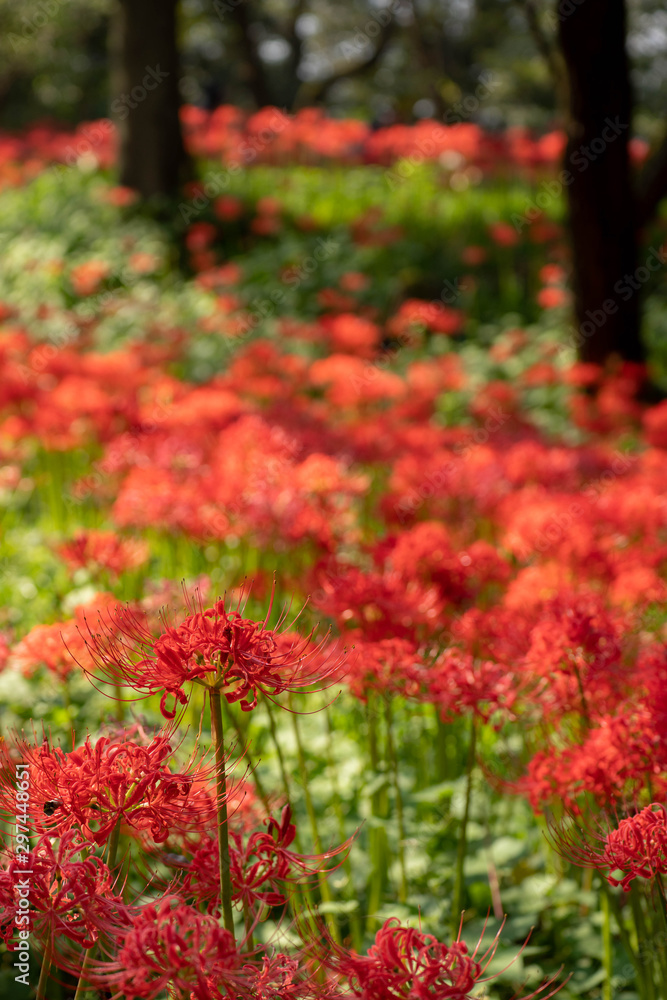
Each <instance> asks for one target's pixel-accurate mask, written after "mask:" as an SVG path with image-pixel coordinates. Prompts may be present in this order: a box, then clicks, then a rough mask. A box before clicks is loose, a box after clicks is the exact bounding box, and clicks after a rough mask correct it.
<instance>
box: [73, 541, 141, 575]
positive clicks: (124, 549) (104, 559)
mask: <svg viewBox="0 0 667 1000" xmlns="http://www.w3.org/2000/svg"><path fill="white" fill-rule="evenodd" d="M57 551H58V554H59V555H60V556H61V557H62V558H63V559H64V560H65V562H66V563H67V564H68V566H70V567H71V568H73V569H79V568H80V567H91V568H92V569H94V570H99V569H102V570H107V571H108V572H109V573H112V574H113V575H114V576H119V575H120V574H121V573H125V572H126V571H127V570H130V569H136V568H137V567H138V566H141V565H143V563H145V562H146V561H147V560H148V557H149V549H148V545H147V543H146V542H145V541H143V540H142V539H137V538H121V537H119V536H118V535H117V534H116V533H115V532H114V531H77V532H76V534H75V535H74V538H72V539H71V541H69V542H66V543H65V544H64V545H61V546H60V547H59V548H58V550H57Z"/></svg>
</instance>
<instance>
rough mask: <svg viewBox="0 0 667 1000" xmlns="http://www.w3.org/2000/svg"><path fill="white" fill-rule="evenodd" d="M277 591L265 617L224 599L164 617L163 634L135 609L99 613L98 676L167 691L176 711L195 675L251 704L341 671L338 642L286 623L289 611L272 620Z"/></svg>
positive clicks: (166, 709) (94, 638) (169, 711)
mask: <svg viewBox="0 0 667 1000" xmlns="http://www.w3.org/2000/svg"><path fill="white" fill-rule="evenodd" d="M274 591H275V586H274ZM273 596H274V592H273V591H272V594H271V600H270V602H269V608H268V611H267V615H266V618H265V619H264V621H263V622H256V621H253V620H252V619H250V618H244V617H243V615H242V614H241V610H240V609H241V599H240V600H239V604H238V606H237V608H236V609H235V610H229V609H228V608H227V607H226V606H225V601H224V599H222V600H218V601H216V602H215V604H214V605H213V606H212V607H210V608H206V609H204V608H203V607H201V606H200V608H199V609H198V610H195V611H194V613H193V614H190V615H188V616H187V617H186V618H184V619H183V620H182V621H181V622H179V624H177V625H175V626H170V625H167V623H166V622H164V626H165V627H164V631H163V632H162V633H161V635H159V636H158V637H157V638H156V637H155V636H154V635H153V634H152V633H151V631H150V629H149V628H148V627H147V625H146V623H145V621H144V620H143V619H142V618H140V617H139V616H138V615H137V614H136V612H135V611H133V610H132V609H130V608H120V609H117V610H116V611H115V612H112V613H111V615H110V616H109V617H108V619H107V620H106V621H104V620H103V619H100V624H101V631H100V632H99V633H93V632H92V631H91V630H90V629H89V632H88V638H87V640H86V645H87V648H88V650H89V652H90V654H91V656H92V658H93V660H94V662H95V665H96V668H97V671H98V674H99V678H98V679H100V680H102V681H103V682H108V683H112V682H113V683H116V684H117V683H121V684H125V685H127V686H128V687H130V688H132V689H133V690H135V691H137V692H138V693H139V694H140V696H143V697H148V696H150V695H153V694H157V693H161V694H162V698H161V701H160V708H161V711H162V714H163V716H164V717H165V718H168V719H171V718H174V717H175V715H176V706H177V705H178V704H181V705H185V704H187V696H186V693H185V690H184V688H185V685H186V684H188V683H189V682H192V681H194V682H197V683H199V684H202V685H203V686H204V687H206V688H207V689H209V690H217V691H220V692H221V693H222V694H223V695H224V697H225V698H226V699H227V701H228V702H230V703H231V702H239V704H240V706H241V708H242V709H243V711H244V712H249V711H251V710H252V709H253V708H255V706H256V705H257V699H258V695H259V694H260V693H264V694H267V695H268V696H269V697H273V696H274V695H277V694H281V693H283V692H285V691H298V690H300V689H302V688H312V686H313V685H315V684H326V681H327V680H328V679H329V678H334V679H336V678H338V677H339V676H340V662H341V653H340V651H339V650H338V648H337V647H336V646H333V645H332V646H331V649H330V650H328V649H327V638H328V636H326V637H325V638H324V639H323V640H321V641H320V642H319V643H314V642H313V641H312V639H313V634H314V631H315V630H314V629H313V630H312V631H311V632H310V633H309V634H308V635H307V636H301V635H298V634H297V633H291V632H289V631H288V630H283V631H280V629H281V626H282V625H283V624H284V622H285V619H286V612H283V614H282V615H281V617H280V620H279V622H278V624H277V626H276V628H275V629H271V628H268V621H269V618H270V616H271V612H272V609H273ZM297 617H298V616H297ZM170 698H171V699H173V707H172V706H170V705H169V699H170Z"/></svg>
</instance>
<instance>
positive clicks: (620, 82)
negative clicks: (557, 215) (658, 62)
mask: <svg viewBox="0 0 667 1000" xmlns="http://www.w3.org/2000/svg"><path fill="white" fill-rule="evenodd" d="M558 17H559V33H560V43H561V47H562V52H563V56H564V58H565V62H566V65H567V70H568V77H569V102H570V107H569V112H570V121H569V127H568V144H567V150H566V154H565V163H564V170H565V171H566V172H567V173H566V175H565V179H566V184H567V192H568V202H569V214H570V232H571V240H572V252H573V267H574V293H575V313H576V318H577V326H578V329H579V334H580V336H579V338H578V340H579V342H580V357H581V358H582V360H584V361H592V362H595V363H598V364H603V363H604V362H605V361H606V360H607V359H608V358H609V357H610V356H611V355H614V354H617V355H620V357H622V358H624V359H626V360H629V361H643V360H644V351H643V346H642V342H641V338H640V308H639V306H640V303H639V287H640V282H637V280H636V276H635V271H636V269H637V216H636V210H635V201H634V196H633V188H632V181H631V175H630V162H629V157H628V140H629V138H630V123H631V116H632V104H633V101H632V91H631V86H630V77H629V69H628V59H627V54H626V51H625V33H626V31H625V5H624V0H577V2H575V0H560V2H559V6H558Z"/></svg>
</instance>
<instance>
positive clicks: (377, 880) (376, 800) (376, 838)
mask: <svg viewBox="0 0 667 1000" xmlns="http://www.w3.org/2000/svg"><path fill="white" fill-rule="evenodd" d="M376 721H377V719H376V714H375V698H374V694H373V692H372V691H369V692H368V699H367V702H366V722H367V730H368V756H369V758H370V765H371V772H372V777H373V780H374V781H377V779H378V777H379V775H380V773H381V772H380V751H379V746H378V738H377V726H376ZM385 804H386V803H385V800H384V796H383V795H382V794H381V792H380V790H378V791H375V792H373V794H372V795H371V801H370V805H371V816H372V817H373V818H374V819H385V818H386V809H385V808H384V806H385ZM368 853H369V855H370V861H371V868H370V874H369V880H368V889H367V898H368V916H367V918H366V931H367V933H369V934H372V933H373V931H374V929H375V926H376V919H375V914H376V913H377V911H378V910H379V909H380V907H381V905H382V896H383V893H384V888H385V884H386V879H387V872H388V871H389V844H388V841H387V831H386V829H385V828H384V826H381V825H379V824H375V823H374V824H373V825H372V826H371V827H370V828H369V831H368Z"/></svg>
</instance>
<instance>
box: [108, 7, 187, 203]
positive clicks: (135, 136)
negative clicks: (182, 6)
mask: <svg viewBox="0 0 667 1000" xmlns="http://www.w3.org/2000/svg"><path fill="white" fill-rule="evenodd" d="M177 4H178V0H117V6H116V12H115V23H114V25H113V39H112V49H113V53H112V55H113V71H112V87H113V91H114V99H113V101H112V103H111V110H112V112H113V115H114V118H115V121H116V125H117V128H118V133H119V136H118V137H119V173H120V183H121V184H124V185H126V186H127V187H130V188H133V189H134V190H135V191H138V192H139V194H140V195H141V196H142V197H143V198H151V197H153V196H155V195H162V196H173V195H176V194H177V193H178V189H179V186H180V184H181V183H182V181H183V180H184V179H185V175H186V166H187V157H186V154H185V149H184V146H183V139H182V136H181V127H180V122H179V117H178V110H179V106H180V93H179V79H180V72H179V58H178V47H177V42H176V9H177Z"/></svg>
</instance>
